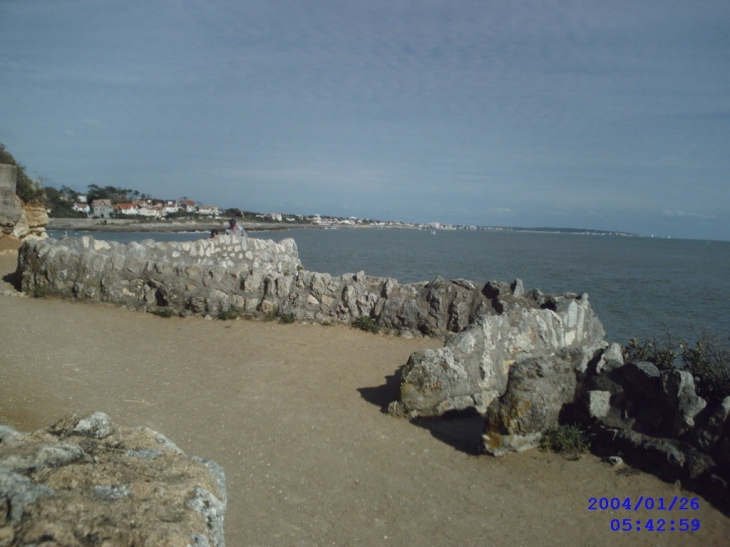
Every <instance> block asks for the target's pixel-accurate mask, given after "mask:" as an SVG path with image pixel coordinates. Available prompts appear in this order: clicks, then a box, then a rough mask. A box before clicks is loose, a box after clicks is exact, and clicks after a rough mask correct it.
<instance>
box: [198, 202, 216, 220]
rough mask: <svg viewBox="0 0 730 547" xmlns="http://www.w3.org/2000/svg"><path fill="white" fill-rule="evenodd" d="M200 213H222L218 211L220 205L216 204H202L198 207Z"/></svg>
mask: <svg viewBox="0 0 730 547" xmlns="http://www.w3.org/2000/svg"><path fill="white" fill-rule="evenodd" d="M198 214H199V215H206V216H209V217H217V216H218V215H219V214H220V213H219V212H218V206H216V205H201V206H200V207H198Z"/></svg>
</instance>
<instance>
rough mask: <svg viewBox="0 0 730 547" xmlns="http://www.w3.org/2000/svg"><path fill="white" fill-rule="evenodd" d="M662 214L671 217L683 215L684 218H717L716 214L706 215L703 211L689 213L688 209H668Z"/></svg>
mask: <svg viewBox="0 0 730 547" xmlns="http://www.w3.org/2000/svg"><path fill="white" fill-rule="evenodd" d="M662 214H663V215H664V216H665V217H670V218H672V217H673V218H682V217H683V218H696V219H700V220H713V219H715V218H717V217H715V216H714V215H704V214H701V213H688V212H686V211H669V210H667V209H665V210H664V211H662Z"/></svg>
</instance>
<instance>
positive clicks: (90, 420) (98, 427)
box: [71, 412, 113, 439]
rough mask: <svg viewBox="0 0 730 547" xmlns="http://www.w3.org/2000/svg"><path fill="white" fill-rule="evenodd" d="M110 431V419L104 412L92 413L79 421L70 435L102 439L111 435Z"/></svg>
mask: <svg viewBox="0 0 730 547" xmlns="http://www.w3.org/2000/svg"><path fill="white" fill-rule="evenodd" d="M112 431H113V430H112V420H111V418H110V417H109V416H108V415H107V414H105V413H104V412H94V413H93V414H90V415H88V416H86V417H85V418H82V419H81V420H79V423H77V424H76V427H74V428H73V429H72V430H71V433H78V434H79V435H84V436H85V437H93V438H94V439H103V438H105V437H108V436H109V435H111V434H112Z"/></svg>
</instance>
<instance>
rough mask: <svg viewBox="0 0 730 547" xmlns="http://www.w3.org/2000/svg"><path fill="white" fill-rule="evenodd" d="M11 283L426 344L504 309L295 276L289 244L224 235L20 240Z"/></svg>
mask: <svg viewBox="0 0 730 547" xmlns="http://www.w3.org/2000/svg"><path fill="white" fill-rule="evenodd" d="M18 278H19V279H20V280H21V285H22V290H23V291H24V292H26V293H28V294H33V295H36V296H45V295H48V296H59V297H65V298H77V299H84V300H92V301H105V302H113V303H116V304H119V305H124V306H127V307H129V308H133V309H137V310H141V311H155V310H157V309H159V308H168V309H170V310H172V312H174V313H177V314H180V315H187V314H209V313H218V312H220V311H227V310H231V309H232V310H235V311H237V312H239V313H240V314H242V315H250V316H277V315H278V316H289V317H291V318H292V319H294V320H297V321H307V322H319V323H348V324H349V323H351V322H352V321H354V320H356V319H358V318H360V317H363V316H365V317H369V318H371V319H372V320H373V321H374V322H375V323H376V324H378V325H379V326H380V327H382V328H383V329H386V330H391V331H398V332H402V333H414V334H419V335H425V336H443V335H445V334H447V333H453V332H460V331H462V330H463V329H465V328H466V327H467V326H468V325H469V324H470V323H472V322H473V321H474V320H475V318H476V317H478V316H480V315H484V314H498V313H501V312H502V311H503V307H504V305H505V304H504V303H503V302H502V301H500V300H498V299H497V298H496V295H497V294H499V291H500V290H501V289H500V287H502V286H504V287H506V288H507V290H511V289H509V285H506V284H499V283H495V282H490V283H487V284H476V283H472V282H470V281H466V280H463V279H456V280H451V281H446V280H444V279H441V278H436V279H435V280H433V281H431V282H421V283H408V284H400V283H398V282H397V281H396V280H394V279H387V278H379V277H371V276H367V275H365V274H364V273H363V272H359V273H356V274H345V275H341V276H336V277H334V276H331V275H329V274H323V273H316V272H309V271H306V270H304V269H303V267H302V264H301V262H300V260H299V257H298V252H297V247H296V243H295V242H294V241H293V240H292V239H285V240H283V241H282V242H281V243H275V242H273V241H266V240H260V239H254V238H239V237H233V236H219V237H218V238H215V239H207V240H198V241H194V242H170V243H162V242H159V243H156V242H154V241H153V240H145V241H143V242H141V243H130V244H128V245H124V244H120V243H115V242H108V241H100V240H94V239H93V238H92V237H88V236H85V237H82V238H66V239H61V240H52V239H47V240H43V241H28V242H26V243H24V244H23V246H22V247H21V249H20V252H19V258H18ZM515 286H516V287H517V285H515ZM517 290H520V291H521V290H522V289H521V283H520V284H519V288H518V289H517ZM503 292H504V291H503Z"/></svg>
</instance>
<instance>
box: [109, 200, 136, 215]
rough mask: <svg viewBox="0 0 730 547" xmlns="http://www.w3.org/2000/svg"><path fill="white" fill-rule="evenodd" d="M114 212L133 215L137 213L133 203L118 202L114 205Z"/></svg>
mask: <svg viewBox="0 0 730 547" xmlns="http://www.w3.org/2000/svg"><path fill="white" fill-rule="evenodd" d="M114 213H115V214H117V215H131V216H134V215H136V214H137V206H136V205H135V204H134V203H118V204H117V205H115V206H114Z"/></svg>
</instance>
